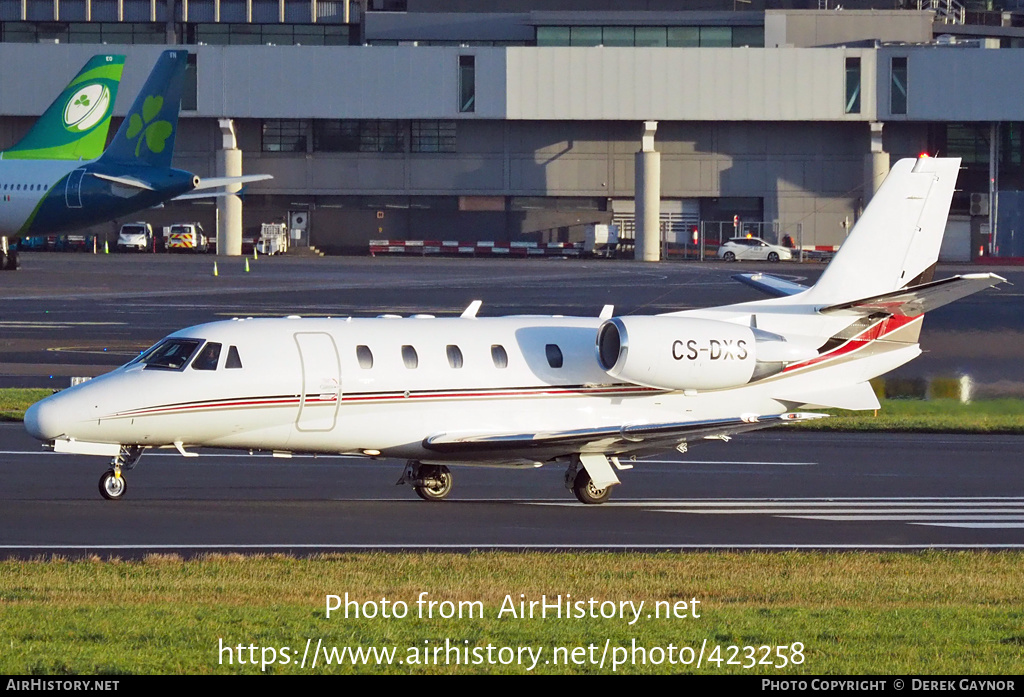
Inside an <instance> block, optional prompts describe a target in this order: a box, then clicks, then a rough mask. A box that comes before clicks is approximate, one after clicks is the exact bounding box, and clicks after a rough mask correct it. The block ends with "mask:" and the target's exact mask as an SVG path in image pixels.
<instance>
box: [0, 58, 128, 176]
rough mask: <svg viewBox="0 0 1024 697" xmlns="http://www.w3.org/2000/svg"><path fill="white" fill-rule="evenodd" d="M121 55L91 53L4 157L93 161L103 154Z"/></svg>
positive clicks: (115, 95)
mask: <svg viewBox="0 0 1024 697" xmlns="http://www.w3.org/2000/svg"><path fill="white" fill-rule="evenodd" d="M123 69H124V56H118V55H99V56H93V57H92V58H90V59H89V62H88V63H86V64H85V67H84V68H82V70H81V71H79V73H78V75H76V76H75V79H73V80H72V81H71V82H69V83H68V86H67V87H65V88H64V91H63V92H61V93H60V96H58V97H57V99H55V100H54V102H53V104H51V105H50V107H49V108H48V109H47V110H46V111H45V112H44V113H43V115H42V116H41V117H40V118H39V120H38V121H36V123H35V125H34V126H32V129H31V130H30V131H29V132H28V133H27V134H26V135H25V137H24V138H22V139H21V140H20V141H18V143H17V144H16V145H14V147H12V148H10V149H8V150H5V151H4V152H3V154H2V157H3V159H5V160H94V159H96V158H97V157H99V156H100V155H102V154H103V148H104V147H105V146H106V143H107V133H108V132H109V130H110V115H111V114H112V113H113V109H114V99H115V98H116V97H117V87H118V85H119V84H120V83H121V71H122V70H123Z"/></svg>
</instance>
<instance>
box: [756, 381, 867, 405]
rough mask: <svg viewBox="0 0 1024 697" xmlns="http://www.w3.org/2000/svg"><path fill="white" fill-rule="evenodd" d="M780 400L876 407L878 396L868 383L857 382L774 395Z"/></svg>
mask: <svg viewBox="0 0 1024 697" xmlns="http://www.w3.org/2000/svg"><path fill="white" fill-rule="evenodd" d="M774 397H775V399H777V400H779V401H780V402H792V403H793V404H802V405H804V406H806V407H810V408H817V409H852V410H865V409H878V408H879V407H880V406H881V405H880V404H879V403H878V397H877V396H876V395H875V391H874V390H873V389H871V385H870V383H867V382H859V383H857V384H855V385H844V386H842V387H834V388H830V389H827V390H816V391H811V392H800V393H790V394H785V395H776V396H774Z"/></svg>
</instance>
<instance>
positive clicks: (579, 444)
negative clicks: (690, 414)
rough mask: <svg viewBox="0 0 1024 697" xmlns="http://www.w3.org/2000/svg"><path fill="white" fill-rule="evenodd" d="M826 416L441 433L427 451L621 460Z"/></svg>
mask: <svg viewBox="0 0 1024 697" xmlns="http://www.w3.org/2000/svg"><path fill="white" fill-rule="evenodd" d="M825 416H827V415H826V414H809V413H794V412H790V413H785V414H771V415H767V416H757V415H750V414H748V415H744V416H741V417H736V418H728V419H709V420H705V421H678V422H670V423H661V424H627V425H622V426H606V427H603V428H594V429H579V430H570V431H548V432H540V433H470V434H466V433H462V434H448V433H440V434H438V435H435V436H430V437H429V438H427V439H426V440H424V441H423V447H424V448H426V449H427V450H432V451H434V452H437V453H445V454H448V455H463V454H470V453H486V452H491V451H494V452H505V451H509V450H516V449H521V448H527V449H536V450H540V451H545V452H546V453H550V455H549V457H550V456H557V455H562V454H564V455H568V454H572V453H579V452H595V451H598V452H603V453H605V454H607V455H618V454H622V453H630V452H637V451H648V450H659V449H663V448H666V447H674V446H676V445H677V444H679V443H681V442H683V441H693V440H698V439H702V438H716V437H721V436H731V435H734V434H737V433H744V432H746V431H755V430H757V429H760V428H768V427H769V426H776V425H778V424H783V423H795V422H797V421H806V420H809V419H819V418H824V417H825Z"/></svg>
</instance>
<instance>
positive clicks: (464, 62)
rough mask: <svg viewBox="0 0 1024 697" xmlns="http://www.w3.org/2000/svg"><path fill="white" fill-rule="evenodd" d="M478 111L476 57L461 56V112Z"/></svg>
mask: <svg viewBox="0 0 1024 697" xmlns="http://www.w3.org/2000/svg"><path fill="white" fill-rule="evenodd" d="M474 111H476V56H459V112H461V113H463V114H467V113H472V112H474Z"/></svg>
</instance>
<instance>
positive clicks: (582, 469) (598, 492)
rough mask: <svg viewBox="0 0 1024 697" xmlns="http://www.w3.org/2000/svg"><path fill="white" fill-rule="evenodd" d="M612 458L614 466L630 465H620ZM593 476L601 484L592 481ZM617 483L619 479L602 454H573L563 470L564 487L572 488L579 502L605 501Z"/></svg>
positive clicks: (610, 495) (595, 502) (624, 467)
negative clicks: (567, 465) (588, 469)
mask: <svg viewBox="0 0 1024 697" xmlns="http://www.w3.org/2000/svg"><path fill="white" fill-rule="evenodd" d="M613 460H614V461H615V466H616V467H618V468H620V469H629V468H630V467H631V466H623V465H620V464H619V462H618V460H617V459H615V458H613ZM587 468H591V471H590V472H588V471H587ZM595 476H596V477H597V478H598V480H599V481H601V485H598V484H595V483H594V478H595ZM618 483H619V479H618V477H616V476H615V473H614V472H613V470H612V468H611V464H610V463H609V461H608V458H606V457H605V456H604V455H598V454H589V453H587V454H579V455H575V456H573V458H572V460H571V461H570V463H569V467H568V468H567V469H566V470H565V488H566V489H572V493H573V495H574V496H575V497H576V500H577V501H579V502H580V503H587V504H598V503H605V502H606V501H608V499H610V498H611V497H612V487H614V486H615V485H616V484H618Z"/></svg>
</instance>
